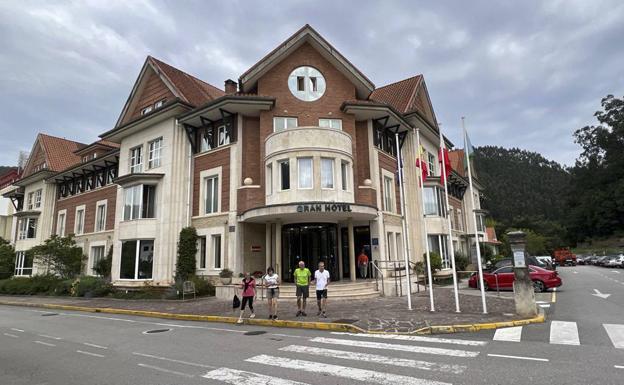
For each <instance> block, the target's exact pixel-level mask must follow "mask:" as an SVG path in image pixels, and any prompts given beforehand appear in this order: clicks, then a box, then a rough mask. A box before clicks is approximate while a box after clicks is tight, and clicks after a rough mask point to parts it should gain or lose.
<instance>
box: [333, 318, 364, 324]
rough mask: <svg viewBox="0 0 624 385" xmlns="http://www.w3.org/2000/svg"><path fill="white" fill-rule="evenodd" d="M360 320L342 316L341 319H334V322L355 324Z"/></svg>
mask: <svg viewBox="0 0 624 385" xmlns="http://www.w3.org/2000/svg"><path fill="white" fill-rule="evenodd" d="M358 321H359V320H358V319H350V318H341V319H337V320H333V321H332V322H334V323H337V324H354V323H356V322H358Z"/></svg>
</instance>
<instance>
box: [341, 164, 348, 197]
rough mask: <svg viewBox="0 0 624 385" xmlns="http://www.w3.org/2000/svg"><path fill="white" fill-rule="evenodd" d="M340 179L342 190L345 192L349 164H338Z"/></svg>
mask: <svg viewBox="0 0 624 385" xmlns="http://www.w3.org/2000/svg"><path fill="white" fill-rule="evenodd" d="M340 179H341V182H342V190H343V191H347V190H348V189H349V163H348V162H344V161H343V162H340Z"/></svg>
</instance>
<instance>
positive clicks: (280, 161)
mask: <svg viewBox="0 0 624 385" xmlns="http://www.w3.org/2000/svg"><path fill="white" fill-rule="evenodd" d="M283 163H288V188H282V187H283V186H282V179H283V175H282V164H283ZM290 163H291V162H290V159H280V160H278V161H277V168H278V172H277V174H278V177H279V180H278V186H279V191H290V190H291V189H292V172H291V171H292V170H291V167H290Z"/></svg>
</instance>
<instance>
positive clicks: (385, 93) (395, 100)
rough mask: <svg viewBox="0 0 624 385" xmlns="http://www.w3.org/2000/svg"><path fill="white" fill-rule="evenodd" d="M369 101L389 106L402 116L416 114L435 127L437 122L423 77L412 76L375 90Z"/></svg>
mask: <svg viewBox="0 0 624 385" xmlns="http://www.w3.org/2000/svg"><path fill="white" fill-rule="evenodd" d="M369 99H370V100H375V101H378V102H383V103H386V104H389V105H391V106H392V107H394V108H395V109H396V110H397V111H399V112H401V113H402V114H406V115H407V114H410V113H414V112H416V113H418V114H419V115H421V116H422V117H424V118H425V119H426V120H427V121H428V122H429V123H430V124H431V125H433V126H434V127H437V120H436V117H435V113H434V111H433V106H432V105H431V99H429V92H428V91H427V85H426V84H425V79H424V77H423V75H416V76H412V77H410V78H407V79H403V80H400V81H398V82H395V83H390V84H387V85H385V86H383V87H379V88H377V89H376V90H375V91H373V92H372V93H371V95H370V96H369Z"/></svg>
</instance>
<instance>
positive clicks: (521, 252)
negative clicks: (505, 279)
mask: <svg viewBox="0 0 624 385" xmlns="http://www.w3.org/2000/svg"><path fill="white" fill-rule="evenodd" d="M507 238H508V239H509V243H510V245H511V251H512V253H513V263H514V284H513V289H514V301H515V303H516V314H518V315H519V316H522V317H534V316H536V315H537V306H536V305H535V291H534V289H533V281H531V277H530V276H529V268H528V267H527V263H526V251H525V248H526V234H525V233H524V232H522V231H512V232H509V233H507Z"/></svg>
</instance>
